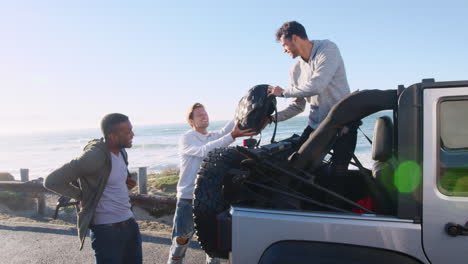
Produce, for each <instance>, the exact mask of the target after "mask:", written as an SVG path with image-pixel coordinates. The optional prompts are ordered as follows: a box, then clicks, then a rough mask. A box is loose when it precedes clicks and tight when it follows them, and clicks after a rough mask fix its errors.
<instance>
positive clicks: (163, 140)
mask: <svg viewBox="0 0 468 264" xmlns="http://www.w3.org/2000/svg"><path fill="white" fill-rule="evenodd" d="M383 115H387V116H390V117H392V113H391V111H383V112H379V113H376V114H373V115H371V116H368V117H366V118H365V119H363V120H362V121H363V125H362V126H361V130H362V131H363V132H364V133H365V134H366V135H367V136H369V137H370V138H372V135H373V130H374V124H375V121H376V119H377V118H378V117H380V116H383ZM226 122H227V121H215V122H211V123H210V127H209V130H217V129H220V128H222V127H223V126H224V125H225V124H226ZM306 125H307V117H306V116H298V117H294V118H292V119H290V120H287V121H284V122H280V123H278V128H277V135H276V139H277V140H281V139H285V138H288V137H290V136H291V135H293V134H298V135H300V134H301V133H302V131H303V130H304V128H305V127H306ZM273 127H274V126H273V125H271V126H270V127H267V128H266V129H265V130H264V131H263V132H262V141H261V144H262V145H263V144H268V143H269V142H270V139H271V136H272V133H273ZM189 129H190V126H189V125H188V124H186V123H181V124H167V125H152V126H138V125H137V124H134V129H133V130H134V132H135V137H134V138H133V147H132V148H130V149H128V154H129V163H130V164H129V169H130V171H138V168H139V167H147V170H148V172H149V173H156V172H159V171H162V170H164V169H168V168H177V167H178V154H177V142H178V138H179V137H180V136H181V135H182V134H183V133H184V132H185V131H187V130H189ZM99 137H101V135H100V130H99V128H96V129H87V130H75V131H54V132H47V133H45V132H41V133H30V134H19V135H18V134H16V135H3V136H2V141H1V142H0V172H9V173H11V174H12V175H13V176H14V177H15V178H16V179H18V180H19V179H20V169H21V168H27V169H29V178H30V180H32V179H37V178H39V177H45V176H47V175H48V174H49V173H50V172H52V171H53V170H54V169H55V168H58V167H60V166H61V165H62V164H63V163H65V162H68V161H70V160H71V159H73V158H74V157H77V156H79V155H80V154H81V152H82V149H83V147H84V146H85V145H86V143H87V142H88V141H89V140H91V139H94V138H99ZM256 138H257V139H258V138H259V136H257V137H256ZM241 144H242V139H238V140H237V141H236V142H235V143H234V144H233V145H241ZM356 156H357V157H358V158H359V159H360V160H361V162H362V163H363V164H364V166H366V167H370V166H372V158H371V145H370V144H369V142H367V140H366V139H365V137H364V136H363V134H362V132H360V131H359V132H358V142H357V146H356Z"/></svg>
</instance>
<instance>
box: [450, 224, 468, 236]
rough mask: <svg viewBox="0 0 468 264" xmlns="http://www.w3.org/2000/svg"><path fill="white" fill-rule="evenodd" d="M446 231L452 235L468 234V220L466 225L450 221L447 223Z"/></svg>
mask: <svg viewBox="0 0 468 264" xmlns="http://www.w3.org/2000/svg"><path fill="white" fill-rule="evenodd" d="M445 232H447V234H448V235H449V236H452V237H456V236H468V222H466V223H465V225H464V226H462V225H459V224H455V223H448V224H446V225H445Z"/></svg>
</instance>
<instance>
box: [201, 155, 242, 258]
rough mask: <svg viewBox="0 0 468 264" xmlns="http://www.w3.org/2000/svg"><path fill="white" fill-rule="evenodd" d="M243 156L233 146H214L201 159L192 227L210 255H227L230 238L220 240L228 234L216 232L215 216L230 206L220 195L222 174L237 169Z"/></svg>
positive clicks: (221, 256)
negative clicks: (214, 147) (213, 148)
mask: <svg viewBox="0 0 468 264" xmlns="http://www.w3.org/2000/svg"><path fill="white" fill-rule="evenodd" d="M243 159H244V157H243V156H242V155H241V154H240V153H239V152H238V151H237V150H236V149H234V148H220V149H215V150H214V151H212V152H210V153H209V154H208V156H207V157H206V158H205V159H204V160H203V163H202V165H201V168H200V170H199V172H198V176H197V180H196V185H195V191H194V198H195V200H194V203H193V204H194V207H193V214H194V228H195V231H196V234H197V236H198V241H199V243H200V245H201V247H202V249H203V250H204V251H205V252H206V253H207V254H208V255H209V256H211V257H216V258H228V256H229V251H230V250H231V248H230V245H231V241H224V240H229V239H230V235H227V236H223V235H222V234H219V232H220V228H219V223H218V221H217V217H218V215H220V214H221V213H223V212H227V211H228V210H229V208H230V205H229V203H228V202H226V201H225V200H224V196H223V187H224V184H225V176H226V175H227V173H228V171H229V170H231V169H239V168H240V163H241V161H242V160H243ZM228 182H230V181H228ZM229 231H230V230H229ZM226 244H228V245H229V247H228V248H226V246H225V245H226ZM223 245H224V246H223Z"/></svg>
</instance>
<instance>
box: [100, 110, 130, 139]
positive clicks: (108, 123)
mask: <svg viewBox="0 0 468 264" xmlns="http://www.w3.org/2000/svg"><path fill="white" fill-rule="evenodd" d="M126 121H128V116H126V115H124V114H119V113H112V114H107V115H106V116H104V117H103V118H102V120H101V131H102V135H103V136H104V138H106V139H107V138H108V136H109V134H111V133H113V132H115V127H116V125H118V124H120V123H122V122H126Z"/></svg>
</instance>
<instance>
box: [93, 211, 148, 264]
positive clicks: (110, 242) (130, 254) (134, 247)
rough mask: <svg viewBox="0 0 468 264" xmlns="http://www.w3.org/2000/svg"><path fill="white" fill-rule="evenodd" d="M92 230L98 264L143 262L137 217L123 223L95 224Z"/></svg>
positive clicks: (138, 263)
mask: <svg viewBox="0 0 468 264" xmlns="http://www.w3.org/2000/svg"><path fill="white" fill-rule="evenodd" d="M90 230H91V232H90V233H91V246H92V248H93V249H94V256H95V257H96V263H97V264H109V263H110V264H134V263H135V264H140V263H143V254H142V249H141V235H140V229H139V228H138V224H137V223H136V221H135V219H133V218H132V219H131V220H130V221H128V223H126V224H122V225H116V224H104V225H95V226H92V227H91V228H90Z"/></svg>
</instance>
